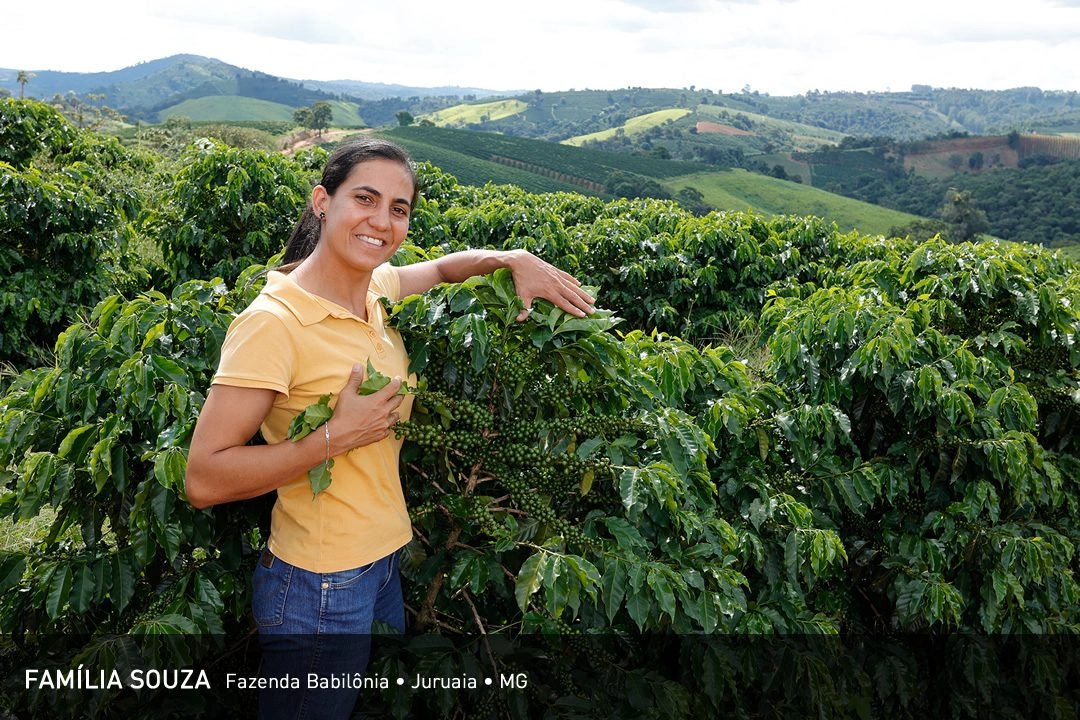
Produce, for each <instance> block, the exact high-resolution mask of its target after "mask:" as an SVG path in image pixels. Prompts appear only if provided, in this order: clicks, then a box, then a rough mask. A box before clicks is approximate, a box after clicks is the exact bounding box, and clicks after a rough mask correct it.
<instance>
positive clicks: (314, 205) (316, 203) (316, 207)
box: [311, 185, 330, 217]
mask: <svg viewBox="0 0 1080 720" xmlns="http://www.w3.org/2000/svg"><path fill="white" fill-rule="evenodd" d="M329 204H330V193H328V192H326V188H324V187H323V186H322V185H316V186H315V187H314V188H312V190H311V209H312V211H313V212H314V213H315V217H319V213H324V212H326V206H327V205H329Z"/></svg>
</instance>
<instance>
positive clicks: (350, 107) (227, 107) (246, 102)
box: [158, 95, 365, 127]
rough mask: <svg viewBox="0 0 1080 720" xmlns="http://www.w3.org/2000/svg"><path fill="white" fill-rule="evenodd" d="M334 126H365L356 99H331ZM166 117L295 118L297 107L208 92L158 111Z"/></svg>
mask: <svg viewBox="0 0 1080 720" xmlns="http://www.w3.org/2000/svg"><path fill="white" fill-rule="evenodd" d="M330 106H331V107H332V108H333V117H332V119H331V123H332V124H333V125H334V127H363V126H364V125H365V123H364V120H363V119H362V118H361V117H360V115H359V114H357V107H356V103H349V102H343V101H335V102H331V103H330ZM158 114H159V115H160V116H161V119H162V121H165V120H168V119H169V118H171V117H186V118H188V119H190V120H194V121H196V122H199V121H221V122H230V121H237V120H279V121H284V122H292V119H293V108H291V107H289V106H288V105H282V104H280V103H273V102H269V101H267V100H256V99H255V98H248V97H238V96H235V95H208V96H207V97H201V98H195V99H194V100H185V101H184V102H182V103H179V104H177V105H173V106H172V107H170V108H168V109H166V110H162V111H161V112H160V113H158Z"/></svg>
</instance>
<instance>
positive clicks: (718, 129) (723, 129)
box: [697, 122, 754, 135]
mask: <svg viewBox="0 0 1080 720" xmlns="http://www.w3.org/2000/svg"><path fill="white" fill-rule="evenodd" d="M697 131H698V132H699V133H714V134H717V135H753V134H754V133H752V132H750V131H749V130H742V129H740V128H737V127H733V126H731V125H721V124H720V123H713V122H699V123H698V124H697Z"/></svg>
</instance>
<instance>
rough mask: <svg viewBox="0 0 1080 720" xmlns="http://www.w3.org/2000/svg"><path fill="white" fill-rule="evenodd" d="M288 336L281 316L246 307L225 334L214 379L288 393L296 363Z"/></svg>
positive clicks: (218, 381)
mask: <svg viewBox="0 0 1080 720" xmlns="http://www.w3.org/2000/svg"><path fill="white" fill-rule="evenodd" d="M289 337H290V333H289V332H288V330H287V329H286V328H285V326H284V324H283V323H282V320H281V318H279V317H277V316H276V315H274V314H272V313H269V312H265V311H260V310H251V309H249V310H245V311H244V312H242V313H241V314H240V315H238V316H237V317H236V319H234V320H233V322H232V324H231V325H230V326H229V330H228V332H227V333H226V334H225V341H224V342H223V343H222V345H221V359H220V361H219V362H218V369H217V373H216V374H215V375H214V380H213V382H214V383H215V384H219V385H230V386H233V387H245V388H262V389H267V390H274V391H277V392H279V393H281V394H282V395H285V396H286V397H288V395H289V388H290V387H291V386H292V379H293V377H294V368H295V363H296V357H295V352H294V348H293V344H292V343H291V342H290V341H289Z"/></svg>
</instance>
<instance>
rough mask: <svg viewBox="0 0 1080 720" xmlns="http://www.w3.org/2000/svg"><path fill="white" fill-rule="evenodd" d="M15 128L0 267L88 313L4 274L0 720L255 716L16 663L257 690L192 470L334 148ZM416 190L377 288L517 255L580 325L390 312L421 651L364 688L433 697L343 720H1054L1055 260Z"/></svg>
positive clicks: (1062, 552)
mask: <svg viewBox="0 0 1080 720" xmlns="http://www.w3.org/2000/svg"><path fill="white" fill-rule="evenodd" d="M4 102H5V104H3V105H0V207H2V208H3V209H2V210H0V213H2V218H3V223H2V224H0V233H2V234H3V240H4V253H5V255H4V257H5V258H6V259H7V262H8V263H9V264H11V266H12V267H16V266H17V267H19V268H21V272H23V273H24V275H20V276H17V277H18V278H19V279H21V280H22V279H23V278H25V277H27V275H26V274H27V273H34V272H36V273H39V274H38V275H37V276H35V277H38V278H43V277H48V276H49V273H50V270H49V268H50V267H51V266H49V265H48V261H47V260H46V257H47V256H46V250H47V249H51V248H54V247H73V248H81V250H80V252H78V253H74V255H75V256H76V259H77V260H78V262H80V263H83V265H80V266H77V267H76V266H73V265H70V264H69V265H67V266H64V267H57V268H53V269H52V270H51V273H52V275H53V276H54V277H55V278H67V280H66V281H62V282H59V287H62V288H63V289H64V290H65V291H67V292H69V293H74V292H76V288H82V289H79V290H78V292H79V294H78V295H72V294H69V295H67V296H63V297H62V298H58V297H56V296H54V295H51V294H48V293H46V292H45V291H44V290H43V289H41V287H39V286H38V285H28V284H26V281H25V280H22V282H21V283H18V284H16V282H15V278H16V276H15V275H14V273H8V274H6V275H5V277H6V278H8V280H5V281H4V282H5V283H7V284H5V286H4V289H3V292H4V293H5V295H4V297H5V298H9V297H10V298H11V300H10V301H6V303H5V305H4V306H3V307H2V308H0V312H2V313H3V317H2V319H3V320H4V324H3V328H4V330H3V332H4V333H5V335H4V345H3V346H2V350H3V352H4V353H5V359H7V360H8V361H9V362H11V363H13V364H14V369H13V370H12V371H11V372H10V373H9V374H8V375H7V376H6V377H5V378H4V380H3V383H2V386H0V387H2V388H3V394H2V395H0V463H2V465H3V467H2V468H0V472H2V478H3V482H4V486H5V491H4V493H3V494H2V495H0V516H3V518H6V519H7V521H8V522H10V523H13V525H14V527H16V528H17V527H20V526H22V525H29V524H30V522H29V521H33V520H40V519H41V518H45V519H46V523H45V529H44V530H43V531H40V532H38V533H37V534H36V535H34V536H31V537H28V538H27V539H26V541H25V542H23V543H21V544H18V545H13V546H10V547H6V548H4V549H3V550H2V551H0V627H2V629H3V631H4V633H5V634H6V635H7V636H8V637H10V638H11V641H10V642H9V643H7V644H5V645H4V646H3V655H2V658H3V667H4V669H6V670H7V672H8V673H10V677H9V681H8V683H7V685H6V686H5V691H4V696H3V697H4V699H5V700H6V701H7V703H8V705H9V706H10V708H11V709H12V711H13V712H36V713H37V714H39V715H43V714H53V715H63V714H72V715H76V714H79V715H89V714H95V713H96V714H97V715H98V716H101V717H112V716H121V715H125V716H129V717H130V716H136V715H137V714H138V713H139V712H160V711H161V709H160V706H162V705H165V704H168V705H170V707H171V708H172V709H174V710H177V711H183V712H185V713H188V714H197V713H203V714H205V715H207V716H213V715H220V716H235V715H238V714H243V713H244V712H245V709H247V708H250V707H251V702H250V700H251V697H250V696H248V695H246V694H245V693H244V692H236V691H233V692H231V693H229V692H225V693H219V692H216V690H217V689H218V688H213V690H214V691H211V692H201V693H158V694H154V693H147V692H143V693H135V692H133V691H132V690H131V689H130V688H127V687H120V688H105V689H103V690H100V691H96V692H89V693H88V692H85V691H83V692H80V691H78V690H65V691H57V690H56V689H54V688H47V687H46V688H30V689H28V688H26V687H24V685H23V668H25V667H34V666H38V667H40V666H42V665H43V664H45V663H52V664H54V665H55V667H57V668H60V669H70V668H75V667H78V666H79V665H80V664H82V665H83V666H85V667H93V668H94V669H95V671H96V670H98V669H101V670H102V671H104V670H106V669H108V670H111V669H113V668H120V669H124V670H125V671H126V670H127V669H130V668H132V667H136V666H138V664H140V663H141V664H142V665H144V666H145V665H150V666H153V667H158V668H160V667H198V668H202V669H206V670H207V671H208V672H211V673H215V672H218V673H220V672H225V671H232V672H238V673H243V672H253V668H254V664H255V663H256V662H257V657H253V656H257V652H254V651H253V650H252V648H253V646H254V644H253V640H252V635H251V622H250V617H249V613H248V607H249V601H250V592H251V588H250V580H249V578H250V572H251V568H252V567H253V565H254V562H255V558H256V557H257V554H258V551H259V548H260V545H261V543H262V542H263V541H264V540H265V537H266V531H267V508H268V499H267V498H262V499H258V500H254V501H250V502H243V503H234V504H231V505H227V506H221V507H215V508H211V509H208V510H195V509H194V508H192V507H191V506H190V505H188V504H187V502H186V500H185V497H184V487H183V477H184V470H185V457H186V448H187V444H188V442H189V440H190V436H191V432H192V427H193V424H194V420H195V418H196V417H197V415H198V412H199V409H200V407H201V405H202V402H203V400H204V398H205V393H206V390H207V387H208V383H209V381H210V378H211V376H212V373H213V370H214V368H215V366H216V363H217V352H218V346H219V344H220V342H221V339H222V337H223V334H224V331H225V328H226V327H227V326H228V323H229V321H230V320H231V318H232V317H233V316H234V314H235V313H236V312H237V311H238V310H239V309H241V308H242V307H244V305H245V304H246V303H247V302H249V301H250V300H251V298H252V297H253V296H254V293H256V292H257V291H258V289H259V287H260V285H261V282H262V276H261V275H260V271H261V270H262V269H263V268H264V267H265V266H266V265H267V264H271V265H272V264H273V263H274V262H276V258H275V255H276V254H277V253H278V252H280V250H281V248H282V245H283V242H284V237H285V235H286V233H287V232H288V228H289V226H290V225H291V223H292V222H293V221H294V219H295V218H296V217H298V215H299V212H300V210H301V209H302V204H303V202H304V201H305V198H306V197H307V192H308V189H309V188H310V185H311V183H312V182H313V181H314V177H315V169H316V168H318V167H319V164H320V162H321V161H322V160H323V159H325V157H326V152H325V150H322V149H315V150H311V151H309V152H308V153H306V154H305V155H303V156H301V157H298V158H285V157H282V156H279V155H276V154H270V153H263V152H260V151H251V150H238V149H235V148H229V147H226V146H225V145H223V144H221V143H218V142H215V141H213V140H206V141H200V142H197V143H194V144H193V145H192V146H190V147H189V148H188V150H187V151H186V152H185V154H184V155H183V156H182V157H181V158H180V159H179V160H169V159H166V158H160V157H156V156H154V155H152V154H151V153H147V152H143V151H134V150H130V149H125V148H123V147H122V146H120V145H119V144H116V143H115V142H114V141H111V140H109V139H108V138H102V137H97V136H93V135H90V134H88V133H85V132H80V131H76V130H74V129H73V128H71V127H70V126H68V125H66V124H65V123H64V122H63V121H62V120H61V119H59V118H58V116H55V114H52V113H51V111H49V110H48V109H47V108H44V107H43V106H40V105H37V104H34V103H32V102H29V101H27V102H19V101H10V100H9V101H4ZM419 172H420V176H421V178H422V180H423V183H424V193H423V194H424V197H423V198H422V200H421V202H420V204H419V206H418V207H417V208H416V211H415V213H414V218H413V223H412V231H411V235H410V244H409V245H407V246H405V247H404V248H403V249H402V252H401V254H400V256H399V257H398V258H396V259H395V262H411V261H414V260H416V259H419V258H423V257H434V256H437V255H439V254H441V253H445V252H449V251H452V250H455V249H458V248H462V247H479V246H488V247H524V248H528V249H530V250H531V251H533V252H535V253H536V254H538V255H541V256H542V257H545V258H547V259H549V260H550V261H552V262H554V263H556V264H558V265H560V266H561V267H564V268H565V269H567V270H569V271H570V272H573V273H574V274H575V275H577V276H578V277H580V278H582V279H583V280H584V281H585V282H586V283H587V284H588V285H589V286H590V287H592V288H594V289H595V292H596V295H597V298H598V307H599V309H598V310H597V312H596V313H595V314H594V315H592V316H590V317H588V318H583V319H577V318H572V317H570V316H567V315H565V314H563V313H561V312H559V311H557V310H556V309H554V308H553V307H552V306H550V305H549V304H546V303H544V302H538V303H537V305H536V307H534V309H533V312H532V313H531V315H530V317H529V319H528V320H526V321H525V322H516V321H514V318H515V317H516V315H517V313H518V310H519V308H520V306H519V302H520V301H519V300H518V299H517V298H516V296H515V294H514V292H513V285H512V279H511V278H510V277H509V276H508V274H506V273H505V272H498V273H495V274H493V275H491V276H488V277H483V278H475V279H473V280H471V281H469V282H466V283H462V284H456V285H446V286H440V287H439V288H436V289H435V290H433V291H431V292H430V293H427V294H426V295H423V296H416V297H411V298H407V299H405V300H403V301H402V302H400V303H397V304H395V305H393V306H391V308H390V312H391V319H392V322H393V323H394V324H395V325H396V326H397V327H398V328H399V329H400V331H401V332H402V334H403V336H404V337H405V339H406V342H407V344H408V347H409V351H410V355H411V357H412V360H413V366H414V369H415V370H416V371H417V372H418V374H419V377H420V383H419V387H418V388H417V398H416V410H415V412H414V415H413V417H412V419H411V420H410V422H408V423H405V424H403V425H402V426H400V430H399V431H400V432H401V434H402V435H403V436H404V438H405V439H406V441H407V442H406V444H405V448H404V451H403V468H404V470H403V472H404V477H403V481H404V483H405V489H406V493H407V496H408V499H409V503H410V511H411V514H412V518H413V524H414V529H415V533H414V535H415V537H414V540H413V542H412V543H410V545H409V546H408V547H407V548H406V553H405V558H404V561H403V564H402V571H403V577H404V582H405V591H406V603H407V608H408V614H409V624H410V629H411V630H413V631H416V634H415V635H410V636H407V637H405V638H390V637H386V638H380V640H381V642H380V643H379V648H380V650H377V651H376V654H375V657H374V659H373V664H372V667H371V673H372V676H373V677H374V678H384V679H386V678H397V677H410V678H411V677H412V676H414V675H416V674H426V675H427V676H438V677H443V678H454V679H457V680H458V682H457V683H456V686H454V687H446V688H441V689H439V688H436V689H429V690H426V691H424V692H417V691H415V690H413V689H412V688H411V687H409V686H408V685H406V686H399V685H398V684H397V683H396V682H392V681H391V682H388V683H386V685H387V686H386V687H385V688H382V689H378V690H376V691H372V692H366V693H365V694H364V696H363V697H364V701H365V703H366V704H367V705H368V707H369V710H370V711H371V712H374V713H381V714H384V715H392V716H397V717H412V716H419V715H424V714H426V715H433V716H461V717H598V718H599V717H612V716H627V717H710V716H718V715H720V714H722V713H727V712H732V713H735V714H739V715H742V716H756V715H761V714H765V713H771V714H773V715H776V716H782V717H788V716H791V717H795V716H799V717H802V716H805V715H807V714H808V713H815V714H828V715H830V716H833V717H849V716H850V717H866V716H868V715H880V716H889V717H892V716H906V715H914V714H916V713H920V714H922V713H938V714H948V715H949V716H978V715H979V714H980V713H981V712H983V711H985V710H986V708H987V707H990V706H992V707H993V709H994V710H995V711H999V712H1015V713H1018V714H1023V713H1025V712H1026V710H1027V709H1028V708H1030V707H1043V708H1048V710H1047V712H1048V713H1049V714H1051V715H1054V714H1061V715H1064V716H1068V714H1067V711H1066V709H1067V708H1068V707H1070V706H1074V705H1075V702H1076V700H1077V698H1076V692H1077V691H1076V689H1075V688H1077V687H1080V682H1077V681H1078V679H1080V678H1078V666H1077V661H1076V657H1077V655H1076V653H1075V652H1072V651H1073V650H1075V648H1073V647H1070V645H1069V642H1068V638H1069V637H1070V636H1072V635H1074V634H1075V633H1076V632H1077V630H1080V586H1078V584H1077V579H1076V575H1077V572H1078V570H1080V559H1078V557H1077V544H1078V542H1080V506H1078V501H1077V483H1078V481H1080V461H1078V456H1080V453H1078V451H1077V446H1076V440H1075V437H1074V434H1073V427H1074V425H1075V421H1076V418H1077V413H1078V411H1080V347H1078V340H1080V310H1078V308H1080V280H1078V279H1077V273H1076V270H1075V267H1074V266H1072V265H1070V264H1069V263H1068V262H1067V261H1065V260H1063V259H1062V258H1060V257H1059V256H1057V255H1054V254H1050V253H1048V252H1046V251H1045V250H1043V249H1041V248H1036V247H1029V246H1022V245H1015V244H1009V243H982V244H963V245H948V244H944V243H942V242H939V241H930V242H926V243H922V244H916V243H913V242H909V241H906V240H898V239H885V238H880V237H877V238H874V237H866V236H862V235H860V234H858V233H850V234H842V233H839V232H838V231H837V230H836V228H835V227H834V226H832V225H830V224H829V223H827V222H825V221H823V220H821V219H817V218H804V217H798V216H791V217H774V218H765V217H760V216H756V215H752V214H746V213H713V214H710V215H707V216H704V217H698V216H695V215H693V214H691V213H689V212H686V211H684V210H683V209H681V208H680V207H679V206H678V205H676V204H674V203H671V202H661V201H654V200H650V201H642V200H636V201H626V200H602V199H598V198H589V197H585V196H581V195H577V194H573V193H557V194H548V195H538V194H532V193H527V192H525V191H523V190H520V189H517V188H514V187H510V186H485V187H482V188H480V187H473V186H463V185H460V184H459V183H457V181H456V180H455V179H454V178H453V177H450V176H448V175H446V174H444V173H442V172H440V171H439V170H438V169H437V168H434V167H431V166H427V165H425V166H421V167H420V168H419ZM80 197H81V198H83V200H81V201H80V202H81V203H82V205H81V206H80V205H79V203H74V202H69V201H68V199H69V198H80ZM29 198H32V201H31V200H30V199H29ZM79 207H84V210H78V208H79ZM20 213H21V215H20ZM53 213H55V215H56V218H57V219H56V220H52V219H51V217H52V214H53ZM79 213H82V214H79ZM20 217H23V218H34V223H36V225H35V227H37V228H40V230H39V231H35V232H30V231H29V230H28V229H27V226H26V224H25V223H20V221H19V218H20ZM49 251H50V252H51V250H49ZM79 267H81V268H83V269H82V270H79V269H78V268H79ZM62 273H70V274H68V275H63V274H62ZM76 279H79V280H83V281H85V284H84V285H78V283H77V282H76ZM40 282H44V281H40ZM19 298H21V300H20V299H19ZM46 310H48V312H46ZM47 337H51V338H52V340H53V342H49V343H48V344H44V345H43V344H42V343H43V342H44V339H45V338H47ZM9 339H10V342H9ZM31 347H37V348H38V349H37V350H35V351H33V352H30V351H29V348H31ZM253 441H258V438H254V439H253ZM170 639H171V640H172V641H170ZM95 677H96V676H95ZM508 677H509V678H519V677H520V678H524V679H525V680H526V681H521V682H516V683H515V684H514V687H504V686H503V682H502V681H503V679H504V678H508ZM484 678H495V679H496V682H495V683H494V684H493V685H486V684H485V683H484V682H483V679H484ZM470 679H472V680H474V681H476V686H475V687H473V686H471V685H470V684H469V682H468V681H469V680H470ZM219 687H220V686H219ZM180 706H182V707H180ZM149 708H153V710H150V709H149Z"/></svg>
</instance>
